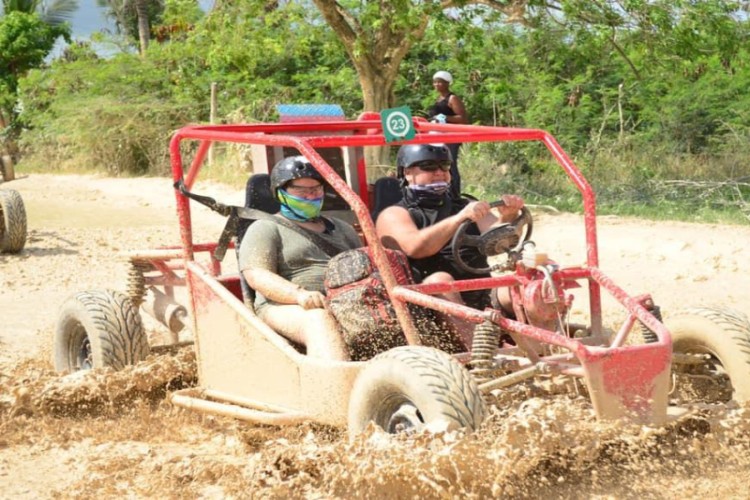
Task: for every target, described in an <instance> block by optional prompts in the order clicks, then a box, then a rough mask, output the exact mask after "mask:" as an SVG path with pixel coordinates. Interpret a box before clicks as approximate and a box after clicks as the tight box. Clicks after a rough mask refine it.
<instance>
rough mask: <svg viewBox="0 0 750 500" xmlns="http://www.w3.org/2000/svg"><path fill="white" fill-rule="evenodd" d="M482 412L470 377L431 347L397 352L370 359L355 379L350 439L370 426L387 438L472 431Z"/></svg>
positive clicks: (481, 419)
mask: <svg viewBox="0 0 750 500" xmlns="http://www.w3.org/2000/svg"><path fill="white" fill-rule="evenodd" d="M485 414H486V408H485V404H484V400H483V399H482V396H481V394H480V393H479V389H478V388H477V385H476V383H475V382H474V380H473V379H472V377H471V375H470V374H469V372H468V371H467V370H466V369H465V368H464V367H463V366H462V365H461V364H460V363H458V362H457V361H456V360H455V359H453V357H451V356H450V355H449V354H446V353H445V352H443V351H440V350H438V349H433V348H430V347H416V346H404V347H396V348H395V349H391V350H389V351H387V352H385V353H383V354H380V355H378V356H376V357H375V358H373V359H372V360H371V361H370V362H369V363H368V364H367V366H365V368H364V369H363V370H362V372H361V373H360V374H359V376H358V377H357V380H356V381H355V383H354V388H353V389H352V394H351V398H350V400H349V425H348V428H349V435H350V436H355V435H357V434H359V433H361V432H362V431H363V430H364V429H365V428H366V427H367V425H368V424H369V423H370V422H374V423H375V425H377V426H379V427H380V428H382V429H383V430H385V431H386V432H388V433H391V434H395V433H398V432H419V431H421V430H423V429H425V428H427V427H430V428H434V429H443V428H445V429H447V430H450V429H457V428H466V429H470V430H476V429H477V428H478V427H479V425H480V424H481V423H482V421H483V420H484V417H485Z"/></svg>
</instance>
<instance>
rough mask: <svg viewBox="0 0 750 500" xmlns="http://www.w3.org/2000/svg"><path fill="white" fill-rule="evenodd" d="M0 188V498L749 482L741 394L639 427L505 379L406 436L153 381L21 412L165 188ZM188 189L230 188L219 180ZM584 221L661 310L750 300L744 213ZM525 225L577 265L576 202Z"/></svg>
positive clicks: (157, 239)
mask: <svg viewBox="0 0 750 500" xmlns="http://www.w3.org/2000/svg"><path fill="white" fill-rule="evenodd" d="M4 187H7V188H12V189H15V190H17V191H19V192H20V193H21V195H22V197H23V200H24V202H25V205H26V210H27V213H28V221H29V222H28V225H29V237H28V242H27V245H26V249H25V250H24V251H23V252H22V253H21V254H20V255H0V498H48V497H57V498H68V497H73V496H84V497H88V496H99V497H101V496H105V497H109V496H123V495H127V496H135V497H156V496H159V497H164V496H168V497H174V496H180V497H188V498H192V497H240V498H241V497H264V498H268V497H279V498H281V497H283V498H289V497H294V498H331V497H334V498H352V497H365V496H366V497H375V498H393V497H400V498H410V497H432V498H448V497H458V496H460V497H468V498H478V497H487V496H503V497H506V496H507V497H511V498H513V497H518V498H525V497H539V498H541V497H550V496H554V497H566V498H574V497H575V498H582V497H583V498H602V497H605V498H635V497H639V498H643V497H645V498H675V497H685V498H699V497H702V498H722V499H723V498H746V497H747V492H748V491H750V438H749V437H748V436H750V409H748V408H736V407H720V408H705V409H703V410H702V411H699V412H698V413H697V414H695V415H694V416H693V417H691V418H689V419H686V420H685V421H682V422H679V423H676V424H673V425H671V426H669V427H667V428H664V429H650V428H645V427H638V426H623V425H618V424H597V423H595V422H593V419H592V414H591V410H590V408H589V406H588V402H587V400H586V399H583V398H581V397H576V396H575V395H569V394H566V395H561V396H555V397H553V396H548V395H547V396H539V395H536V394H528V393H519V394H514V395H511V396H510V397H509V398H508V400H507V401H505V406H503V407H502V408H498V409H495V410H494V411H493V415H492V417H491V419H490V421H489V422H488V424H487V425H486V426H485V427H484V429H483V430H482V431H481V432H479V433H477V434H476V435H473V436H471V437H468V438H464V439H456V438H455V436H452V435H447V436H436V437H431V438H428V437H424V438H420V439H419V440H418V442H417V443H416V445H415V443H413V442H407V441H402V440H399V439H383V437H382V436H380V435H379V434H377V433H374V434H371V435H369V436H364V437H362V438H361V439H359V440H358V441H356V442H354V443H349V442H348V440H347V439H346V437H345V435H344V434H343V433H342V432H341V431H339V430H336V429H329V428H324V427H320V426H315V425H302V426H298V427H292V428H285V429H276V428H270V427H263V426H251V425H248V424H240V423H237V422H234V421H231V420H225V419H221V418H214V417H207V416H201V415H198V414H193V413H187V412H183V411H180V410H177V409H175V408H172V407H171V406H170V405H168V404H167V403H165V402H164V401H163V398H162V397H161V396H162V394H161V393H157V394H154V393H150V394H148V397H143V398H132V399H128V400H127V401H124V404H113V405H111V406H109V407H106V408H99V409H97V411H96V412H88V414H79V415H77V416H74V415H64V416H61V415H59V414H54V413H39V412H35V411H34V409H33V407H32V406H30V405H25V404H24V401H32V400H34V398H35V397H37V396H38V394H40V393H41V392H42V391H44V389H45V387H48V386H49V385H50V384H54V383H55V381H56V380H57V377H56V375H55V374H54V373H53V372H52V371H51V364H50V357H51V356H50V345H51V340H50V339H51V335H52V327H53V324H54V321H55V317H56V314H57V309H58V307H59V306H60V304H61V303H62V301H63V300H64V298H65V297H66V296H67V295H69V294H70V293H72V292H75V291H80V290H85V289H92V288H113V289H117V290H123V289H124V288H125V282H126V265H125V264H126V261H125V259H123V258H122V256H121V253H122V252H125V251H128V250H134V249H141V248H151V247H154V246H159V245H166V244H176V243H178V241H179V240H178V230H177V224H176V214H175V210H174V194H173V191H172V189H171V186H170V181H169V180H168V179H110V178H96V177H90V176H52V175H31V176H26V177H21V178H20V179H18V180H16V181H13V182H12V183H7V184H5V185H0V189H2V188H4ZM202 192H203V193H206V194H209V195H213V196H217V197H219V198H221V199H222V200H223V201H226V202H231V203H239V202H241V200H242V194H241V193H239V192H236V191H234V190H232V189H229V188H227V187H226V186H221V185H209V186H204V187H203V188H202ZM193 217H194V223H195V224H196V226H197V227H198V228H199V233H200V234H203V235H205V238H207V239H208V240H213V239H217V238H218V236H219V234H220V232H221V229H222V227H223V222H224V221H223V219H222V218H221V217H219V216H218V215H216V214H213V213H211V212H209V211H208V210H205V209H196V210H195V211H194V213H193ZM598 229H599V242H600V248H599V249H600V265H601V268H602V269H603V270H604V271H605V272H606V273H607V274H609V275H610V276H611V277H612V278H614V280H615V281H616V282H617V283H618V284H619V285H620V286H621V287H622V288H624V289H625V290H626V291H627V292H629V293H631V294H633V295H635V294H639V293H645V292H650V293H651V294H652V295H653V297H654V299H655V301H656V302H657V303H658V304H660V305H661V306H662V309H663V311H664V314H665V316H667V317H668V316H669V314H670V313H671V312H673V311H675V310H677V309H679V308H681V307H684V306H691V305H707V304H710V305H723V306H731V307H733V308H735V309H738V310H740V311H742V312H744V313H745V314H750V293H749V292H748V289H750V281H749V280H748V277H747V273H748V272H750V263H749V262H748V252H747V248H750V227H749V226H742V227H727V226H717V225H696V224H684V223H664V222H659V223H656V222H644V221H639V220H631V219H621V218H616V217H605V218H601V219H600V220H599V225H598ZM533 239H534V240H535V241H536V242H537V244H538V245H539V247H540V248H541V249H544V250H546V251H547V252H548V253H549V254H550V256H552V257H553V258H555V259H556V260H557V261H559V262H561V263H563V264H565V263H580V262H583V256H584V251H585V248H584V244H583V226H582V223H581V219H580V217H578V216H575V215H569V214H563V215H538V217H537V225H536V227H535V235H534V238H533ZM584 306H585V304H576V306H575V307H576V308H579V309H580V308H583V307H584ZM605 308H606V310H607V312H608V313H610V311H612V312H611V313H610V314H612V316H611V319H610V320H611V321H612V323H614V322H615V320H619V319H621V318H619V317H618V316H617V313H616V312H614V311H615V309H614V307H613V305H612V304H611V303H610V302H605ZM574 314H576V310H574ZM185 362H186V363H187V362H189V361H185ZM158 363H159V361H158V360H157V364H158ZM165 363H166V362H165ZM164 366H165V365H164V364H163V366H162V367H161V368H160V369H161V370H163V369H164ZM174 369H175V370H179V367H176V368H174ZM149 373H150V372H149ZM128 376H132V377H136V376H143V373H141V374H140V375H135V374H133V375H128ZM269 376H272V374H269ZM112 380H113V379H112V378H107V377H104V376H103V375H102V376H101V377H100V378H97V380H96V383H98V384H99V385H98V388H99V389H98V390H105V389H106V390H113V388H112V384H122V385H123V386H124V385H128V384H132V383H133V381H132V380H126V379H118V380H117V381H116V382H113V381H112ZM92 384H93V382H92ZM108 384H109V385H108ZM102 388H104V389H102ZM120 403H123V402H122V401H120Z"/></svg>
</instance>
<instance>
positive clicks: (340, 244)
mask: <svg viewBox="0 0 750 500" xmlns="http://www.w3.org/2000/svg"><path fill="white" fill-rule="evenodd" d="M270 184H271V185H270V187H271V192H272V193H273V195H274V196H275V198H276V199H277V200H278V202H279V203H280V208H281V209H280V211H279V213H277V214H275V219H274V218H268V219H259V220H257V221H255V222H253V223H252V225H250V227H249V228H248V229H247V232H246V233H245V235H244V237H243V238H242V242H241V244H240V250H239V264H240V270H241V272H242V274H243V277H244V278H245V279H246V280H247V282H248V284H249V285H250V287H251V288H252V289H253V290H254V291H255V292H256V293H255V302H254V308H255V311H256V313H257V314H258V316H259V317H260V318H261V319H262V320H263V321H265V322H266V323H267V324H268V325H269V326H270V327H271V328H273V329H274V330H276V331H277V332H278V333H280V334H281V335H283V336H285V337H287V338H288V339H289V340H291V341H293V342H296V343H297V344H300V345H303V346H305V348H306V350H307V354H308V355H309V356H312V357H317V358H324V359H329V360H340V361H345V360H348V359H349V353H348V349H347V346H346V344H345V342H344V340H343V337H342V335H341V331H340V328H339V325H338V323H337V321H336V320H335V318H334V317H333V316H332V315H331V314H330V313H329V312H328V311H327V310H326V309H325V288H324V284H323V282H324V280H323V278H324V274H325V272H326V269H327V266H328V262H329V261H330V260H331V258H332V257H333V256H335V255H336V254H338V253H340V252H343V251H345V250H349V249H354V248H358V247H360V246H361V244H362V242H361V240H360V238H359V235H358V234H357V232H356V231H355V229H354V228H353V227H352V226H351V225H350V224H348V223H347V222H345V221H343V220H340V219H337V218H333V217H323V216H321V209H322V205H323V199H324V194H325V191H324V185H323V178H322V176H321V175H320V174H319V173H318V171H317V170H315V168H314V167H313V166H312V165H311V164H310V162H309V161H308V160H307V159H306V158H305V157H304V156H295V157H290V158H285V159H283V160H281V161H280V162H278V163H277V164H276V165H275V166H274V167H273V169H272V171H271V175H270ZM276 219H277V220H276Z"/></svg>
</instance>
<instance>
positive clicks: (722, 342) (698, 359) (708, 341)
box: [665, 307, 750, 403]
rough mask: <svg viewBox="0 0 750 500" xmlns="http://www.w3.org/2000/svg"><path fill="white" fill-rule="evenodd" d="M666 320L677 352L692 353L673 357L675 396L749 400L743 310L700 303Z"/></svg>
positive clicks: (749, 358)
mask: <svg viewBox="0 0 750 500" xmlns="http://www.w3.org/2000/svg"><path fill="white" fill-rule="evenodd" d="M665 325H666V327H667V329H668V330H669V331H670V332H671V333H672V350H673V352H674V353H676V354H680V355H688V356H681V357H677V356H676V357H675V359H674V360H673V363H672V366H673V368H672V373H673V375H674V379H675V394H673V396H676V397H677V398H678V399H680V400H681V401H683V402H698V401H700V402H709V403H715V402H726V401H729V400H731V399H734V400H736V401H739V402H743V401H750V322H748V319H747V317H746V316H745V315H744V314H742V313H740V312H737V311H732V310H730V309H719V308H709V307H696V308H690V309H685V310H682V311H679V312H677V313H676V314H675V315H674V316H673V317H671V318H668V319H667V320H665ZM680 358H682V359H680Z"/></svg>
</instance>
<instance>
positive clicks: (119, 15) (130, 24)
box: [96, 0, 197, 56]
mask: <svg viewBox="0 0 750 500" xmlns="http://www.w3.org/2000/svg"><path fill="white" fill-rule="evenodd" d="M96 3H97V5H99V6H100V7H106V8H107V15H108V16H109V17H110V18H112V19H113V20H114V22H115V27H116V29H117V31H118V32H119V33H121V34H123V35H125V36H127V37H128V38H130V39H132V40H134V41H136V42H137V46H138V50H139V52H140V54H141V55H142V56H143V55H145V54H146V50H147V49H148V44H149V42H150V40H151V27H152V26H154V25H156V24H159V22H160V20H161V16H162V14H163V13H164V1H163V0H97V2H96ZM196 3H197V2H196Z"/></svg>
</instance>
